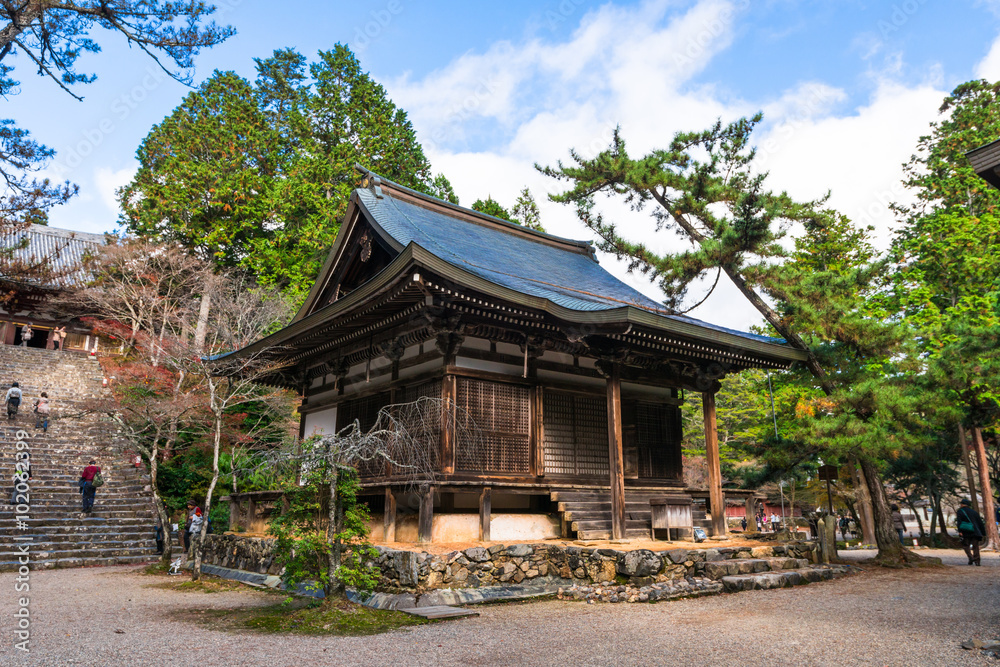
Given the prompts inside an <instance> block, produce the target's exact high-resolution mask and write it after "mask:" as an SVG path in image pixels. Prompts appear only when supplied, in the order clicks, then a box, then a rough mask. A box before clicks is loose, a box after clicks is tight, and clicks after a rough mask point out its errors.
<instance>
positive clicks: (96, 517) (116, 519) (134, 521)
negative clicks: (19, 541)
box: [0, 506, 153, 531]
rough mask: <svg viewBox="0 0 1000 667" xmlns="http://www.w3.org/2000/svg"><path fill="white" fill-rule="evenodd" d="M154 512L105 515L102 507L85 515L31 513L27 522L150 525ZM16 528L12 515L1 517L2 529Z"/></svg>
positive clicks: (74, 524)
mask: <svg viewBox="0 0 1000 667" xmlns="http://www.w3.org/2000/svg"><path fill="white" fill-rule="evenodd" d="M151 515H152V513H150V516H148V517H129V516H111V517H109V516H105V514H104V513H103V512H101V511H100V509H96V506H95V510H94V512H93V513H92V514H89V515H83V513H82V512H77V513H76V514H73V515H72V516H67V515H65V514H58V515H57V516H51V517H38V516H36V515H30V516H29V518H28V519H27V520H26V521H25V523H26V524H27V525H28V526H29V527H31V528H35V527H36V526H63V527H68V528H73V527H78V526H98V525H115V526H126V525H142V526H150V525H152V522H153V518H152V516H151ZM14 530H16V524H15V521H14V519H12V518H11V517H10V515H8V516H6V517H2V518H0V531H14Z"/></svg>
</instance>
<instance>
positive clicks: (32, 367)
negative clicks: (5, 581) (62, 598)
mask: <svg viewBox="0 0 1000 667" xmlns="http://www.w3.org/2000/svg"><path fill="white" fill-rule="evenodd" d="M102 378H103V373H102V371H101V367H100V365H99V364H98V362H97V361H96V360H95V359H92V358H88V357H86V356H83V355H80V354H76V353H72V352H66V353H59V352H55V351H52V350H40V349H33V348H21V347H14V346H9V345H0V388H2V391H6V389H7V387H9V386H10V383H11V382H13V381H15V380H16V381H18V382H19V383H20V385H21V388H22V391H23V393H24V399H23V402H22V404H21V409H20V410H19V412H18V416H17V418H16V419H15V420H13V421H8V420H7V419H6V413H5V412H4V413H3V414H2V418H0V492H2V493H0V570H12V569H16V568H17V566H18V560H17V559H18V556H19V555H20V552H19V551H18V550H17V549H18V545H24V544H28V545H30V546H29V555H30V559H31V567H32V569H39V568H53V567H77V566H83V565H112V564H121V563H134V562H145V561H149V560H153V559H155V551H156V543H155V541H154V532H153V508H152V502H151V499H152V494H151V491H150V487H149V477H148V475H146V473H145V469H142V468H140V469H136V468H134V467H133V466H132V464H131V462H130V461H129V460H128V459H127V457H126V456H125V455H124V454H123V453H122V452H116V451H114V450H113V449H112V448H111V446H110V444H109V438H108V434H107V432H106V430H105V429H104V428H102V425H101V423H100V420H99V418H98V417H97V416H94V415H85V416H80V415H79V414H74V413H79V412H80V409H81V406H82V404H83V402H84V401H86V400H88V399H95V398H100V397H103V396H105V395H106V394H105V391H106V390H104V389H103V387H102V386H101V385H102ZM42 391H45V392H47V393H48V395H49V400H50V404H51V406H52V419H51V420H50V424H49V428H48V432H47V433H42V431H41V429H36V428H34V424H35V415H34V414H33V413H32V412H31V407H32V405H33V404H34V401H35V399H36V398H37V397H38V395H39V393H40V392H42ZM19 429H23V430H24V431H25V432H26V433H27V434H28V436H27V438H25V441H26V442H27V443H28V446H29V451H30V452H31V471H32V475H33V478H32V479H31V481H30V510H29V513H28V516H29V519H28V520H27V522H26V523H27V528H26V529H22V528H19V527H18V526H17V525H16V520H15V515H14V508H13V507H12V506H11V505H10V504H9V503H10V497H11V491H12V479H11V478H12V475H13V473H14V462H15V458H14V455H15V451H16V450H15V444H16V442H17V437H16V434H17V431H18V430H19ZM91 459H95V460H97V462H98V465H100V466H101V468H102V475H103V477H104V479H105V484H104V486H102V487H100V488H99V489H98V490H97V497H96V502H95V503H94V509H93V512H92V513H91V514H89V515H83V514H82V513H81V512H80V500H81V498H80V492H79V488H78V486H77V480H78V479H79V476H80V471H81V470H82V469H83V467H84V466H85V465H87V462H88V461H89V460H91ZM15 537H17V538H25V537H30V538H31V540H30V542H29V541H22V540H20V539H19V540H15Z"/></svg>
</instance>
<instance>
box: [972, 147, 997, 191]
mask: <svg viewBox="0 0 1000 667" xmlns="http://www.w3.org/2000/svg"><path fill="white" fill-rule="evenodd" d="M966 156H968V158H969V164H971V165H972V168H973V169H975V170H976V173H977V174H979V176H980V177H981V178H983V179H985V180H986V182H988V183H989V184H990V185H992V186H993V187H995V188H1000V173H997V170H998V169H1000V140H998V141H993V142H990V143H988V144H986V145H985V146H980V147H979V148H975V149H973V150H971V151H969V152H968V153H966Z"/></svg>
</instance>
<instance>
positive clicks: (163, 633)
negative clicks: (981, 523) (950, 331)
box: [0, 551, 1000, 667]
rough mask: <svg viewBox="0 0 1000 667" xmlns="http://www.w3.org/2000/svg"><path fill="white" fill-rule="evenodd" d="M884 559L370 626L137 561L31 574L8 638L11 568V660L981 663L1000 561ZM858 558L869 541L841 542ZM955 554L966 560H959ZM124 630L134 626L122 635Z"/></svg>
mask: <svg viewBox="0 0 1000 667" xmlns="http://www.w3.org/2000/svg"><path fill="white" fill-rule="evenodd" d="M922 553H925V554H928V555H937V556H943V557H944V558H945V559H946V561H947V562H949V563H950V564H953V565H955V566H952V567H947V568H944V569H936V570H919V571H898V572H897V571H884V570H872V571H868V572H865V573H864V574H860V575H856V576H853V577H849V578H846V579H841V580H838V581H833V582H824V583H819V584H812V585H809V586H803V587H798V588H794V589H782V590H774V591H753V592H747V593H737V594H733V595H722V596H717V597H711V598H705V599H700V600H686V601H679V602H667V603H659V604H631V605H625V604H618V605H611V604H595V605H587V604H584V603H580V602H560V601H555V600H552V601H545V602H534V603H523V604H507V605H495V606H487V607H482V608H481V609H480V611H481V616H479V617H474V618H467V619H461V620H456V621H447V622H441V623H437V624H433V625H429V626H422V627H417V628H412V629H408V630H400V631H396V632H392V633H389V634H384V635H379V636H375V637H358V638H351V637H348V638H344V637H326V638H316V637H294V636H274V635H257V634H242V633H240V634H235V633H226V632H219V631H215V630H211V629H208V628H204V627H201V626H198V625H194V624H191V623H188V622H185V621H179V620H172V619H170V618H167V614H166V613H167V612H170V611H173V610H177V609H183V608H188V609H194V608H210V607H227V606H236V605H254V604H272V603H273V602H274V600H275V598H274V597H273V596H268V595H265V594H261V593H257V592H252V591H248V592H242V591H240V592H232V593H214V594H205V593H179V592H177V591H171V590H163V589H157V588H149V587H147V586H146V585H147V584H148V583H150V581H155V579H154V578H151V577H146V576H139V575H136V574H133V573H132V569H131V568H127V567H116V568H97V569H74V570H55V571H43V572H36V573H33V574H32V575H31V606H30V609H31V615H32V625H31V633H32V641H31V653H30V654H29V655H27V656H26V655H24V654H22V653H21V652H20V651H16V650H14V649H13V646H12V644H13V641H14V640H13V635H14V624H13V620H12V619H13V618H14V617H13V613H14V611H15V609H16V604H17V602H16V600H17V598H18V597H19V594H17V593H15V592H14V584H15V582H14V575H12V574H3V575H0V642H2V644H0V646H2V649H0V665H28V664H30V665H66V664H83V665H94V664H96V665H101V666H102V667H105V666H107V667H110V666H114V665H129V666H136V665H169V666H170V667H183V666H186V665H197V666H199V667H204V666H208V665H268V666H284V665H289V666H292V665H294V666H295V667H305V666H307V665H341V664H345V665H347V664H350V665H371V666H375V665H393V666H401V665H403V666H409V665H522V664H531V665H662V664H673V665H778V664H786V665H980V664H997V660H995V659H991V658H988V657H986V656H984V655H982V654H980V653H979V652H971V651H964V650H962V649H961V648H959V646H958V644H959V643H960V642H961V641H964V640H966V639H969V638H971V637H976V636H978V637H981V638H996V637H1000V624H998V621H1000V605H998V602H1000V595H998V593H1000V583H998V580H997V579H998V578H997V575H998V574H1000V558H998V556H997V555H996V554H989V555H987V556H984V567H979V568H976V567H968V566H965V565H964V562H965V558H964V556H962V555H961V553H960V552H954V551H950V552H949V551H943V552H922ZM843 555H844V557H846V558H851V559H856V558H862V557H865V556H870V555H871V553H870V552H869V553H864V552H843ZM959 565H960V566H959ZM116 630H123V631H124V632H123V633H116Z"/></svg>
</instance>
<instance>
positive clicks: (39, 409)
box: [33, 391, 51, 433]
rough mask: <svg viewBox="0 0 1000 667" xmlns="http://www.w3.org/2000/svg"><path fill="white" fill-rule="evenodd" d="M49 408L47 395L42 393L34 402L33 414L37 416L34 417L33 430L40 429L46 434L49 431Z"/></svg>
mask: <svg viewBox="0 0 1000 667" xmlns="http://www.w3.org/2000/svg"><path fill="white" fill-rule="evenodd" d="M50 411H51V408H50V407H49V395H48V394H47V393H45V392H44V391H43V392H42V393H41V395H40V396H39V397H38V400H37V401H35V407H34V409H33V412H34V413H35V414H36V415H37V416H36V417H35V428H40V429H42V433H47V432H48V430H49V412H50Z"/></svg>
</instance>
